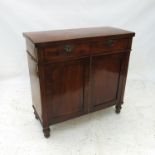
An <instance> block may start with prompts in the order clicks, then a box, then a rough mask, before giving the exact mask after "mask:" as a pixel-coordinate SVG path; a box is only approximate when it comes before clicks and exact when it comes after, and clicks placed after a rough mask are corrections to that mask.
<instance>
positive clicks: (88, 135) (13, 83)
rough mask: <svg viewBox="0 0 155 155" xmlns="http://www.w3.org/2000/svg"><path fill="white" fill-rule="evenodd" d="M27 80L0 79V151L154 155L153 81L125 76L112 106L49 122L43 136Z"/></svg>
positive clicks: (43, 154) (55, 154)
mask: <svg viewBox="0 0 155 155" xmlns="http://www.w3.org/2000/svg"><path fill="white" fill-rule="evenodd" d="M31 105H32V102H31V93H30V85H29V79H28V78H22V77H16V78H11V79H5V80H1V81H0V118H1V119H0V155H9V154H11V155H35V154H37V155H155V83H153V82H147V81H145V82H144V81H142V80H133V79H132V80H128V82H127V87H126V95H125V103H124V105H123V108H122V111H121V113H120V114H116V113H115V112H114V107H111V108H108V109H105V110H101V111H98V112H95V113H92V114H89V115H86V116H82V117H80V118H77V119H72V120H70V121H66V122H63V123H60V124H57V125H53V126H51V137H50V138H49V139H45V138H44V136H43V134H42V128H41V125H40V123H39V122H38V121H36V120H35V118H34V115H33V110H32V106H31Z"/></svg>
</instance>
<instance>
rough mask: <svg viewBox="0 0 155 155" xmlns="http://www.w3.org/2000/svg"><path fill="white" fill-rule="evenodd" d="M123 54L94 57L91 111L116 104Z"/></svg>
mask: <svg viewBox="0 0 155 155" xmlns="http://www.w3.org/2000/svg"><path fill="white" fill-rule="evenodd" d="M122 60H123V54H122V53H119V54H112V55H98V56H93V57H92V71H91V75H92V78H91V101H92V104H91V110H92V111H94V110H97V109H100V108H103V107H106V106H108V105H113V104H116V102H117V100H118V89H119V85H120V74H121V66H122Z"/></svg>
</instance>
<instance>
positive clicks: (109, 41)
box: [106, 39, 115, 47]
mask: <svg viewBox="0 0 155 155" xmlns="http://www.w3.org/2000/svg"><path fill="white" fill-rule="evenodd" d="M114 43H115V41H114V40H112V39H109V40H106V45H107V46H108V47H112V46H113V45H114Z"/></svg>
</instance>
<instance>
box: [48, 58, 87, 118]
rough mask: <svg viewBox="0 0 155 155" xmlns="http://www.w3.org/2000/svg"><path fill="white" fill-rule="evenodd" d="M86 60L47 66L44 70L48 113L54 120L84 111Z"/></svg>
mask: <svg viewBox="0 0 155 155" xmlns="http://www.w3.org/2000/svg"><path fill="white" fill-rule="evenodd" d="M88 66H89V62H88V59H87V58H86V59H83V60H76V61H71V62H61V63H55V64H51V65H48V66H47V67H46V69H45V75H46V90H47V92H46V94H47V99H48V106H49V111H52V113H51V116H50V117H52V118H53V119H54V118H61V117H62V118H63V117H65V116H67V117H69V116H71V117H72V116H74V115H77V114H80V113H83V112H84V110H85V106H84V102H85V97H84V96H85V95H86V93H87V92H86V91H85V85H87V82H86V81H88V80H87V78H88V75H89V73H88V72H89V68H88Z"/></svg>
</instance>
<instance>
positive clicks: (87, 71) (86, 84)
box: [23, 27, 135, 137]
mask: <svg viewBox="0 0 155 155" xmlns="http://www.w3.org/2000/svg"><path fill="white" fill-rule="evenodd" d="M23 35H24V37H25V38H26V50H27V55H28V65H29V73H30V82H31V89H32V100H33V108H34V114H35V117H36V119H39V120H40V122H41V124H42V126H43V132H44V136H45V137H49V136H50V128H49V126H50V125H52V124H54V123H58V122H62V121H65V120H68V119H71V118H74V117H77V116H81V115H84V114H87V113H90V112H93V111H97V110H100V109H103V108H106V107H109V106H113V105H115V106H116V112H117V113H119V112H120V109H121V105H122V103H123V96H124V90H125V83H126V77H127V70H128V61H129V55H130V51H131V44H132V38H133V36H134V35H135V33H134V32H130V31H126V30H121V29H118V28H112V27H97V28H80V29H66V30H55V31H43V32H27V33H23Z"/></svg>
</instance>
